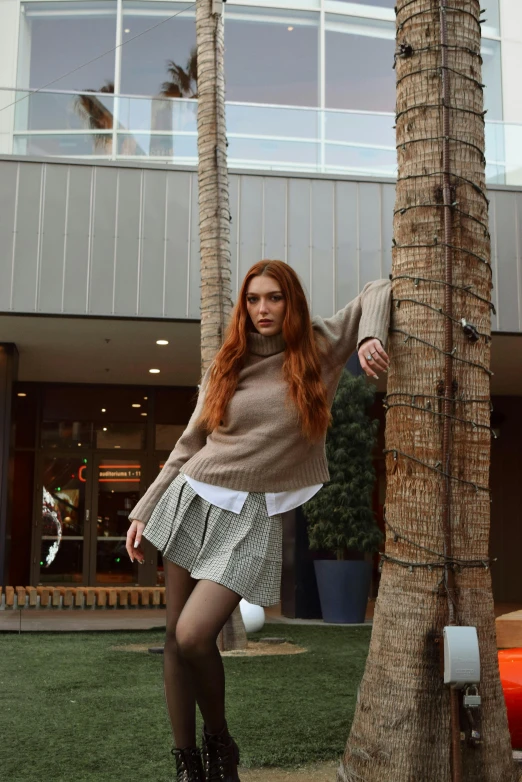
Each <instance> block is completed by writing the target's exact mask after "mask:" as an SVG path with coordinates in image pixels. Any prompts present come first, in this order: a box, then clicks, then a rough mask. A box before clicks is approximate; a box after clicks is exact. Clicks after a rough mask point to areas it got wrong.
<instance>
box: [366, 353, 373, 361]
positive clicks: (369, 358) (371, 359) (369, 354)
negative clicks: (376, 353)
mask: <svg viewBox="0 0 522 782" xmlns="http://www.w3.org/2000/svg"><path fill="white" fill-rule="evenodd" d="M366 360H367V361H373V356H372V354H371V353H368V355H367V356H366Z"/></svg>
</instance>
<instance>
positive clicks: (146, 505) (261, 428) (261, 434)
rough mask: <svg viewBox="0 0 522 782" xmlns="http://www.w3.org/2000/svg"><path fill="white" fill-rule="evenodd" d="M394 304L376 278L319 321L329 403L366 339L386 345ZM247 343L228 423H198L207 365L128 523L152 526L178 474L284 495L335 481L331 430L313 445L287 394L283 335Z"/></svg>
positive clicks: (257, 336)
mask: <svg viewBox="0 0 522 782" xmlns="http://www.w3.org/2000/svg"><path fill="white" fill-rule="evenodd" d="M390 303H391V283H390V281H389V280H386V279H381V280H375V281H373V282H369V283H367V284H366V285H365V286H364V288H363V289H362V291H361V293H359V295H358V296H357V297H356V298H355V299H353V300H352V301H350V302H349V303H348V304H347V305H346V306H345V307H344V308H343V309H342V310H339V312H337V313H336V314H335V315H334V316H333V317H332V318H320V317H315V318H313V320H312V325H313V328H314V331H315V332H316V333H317V334H321V335H323V336H324V337H325V338H326V344H327V349H326V351H324V349H323V350H322V352H321V357H322V358H321V370H322V378H323V381H324V383H325V385H326V389H327V398H328V402H329V404H330V406H331V404H332V402H333V399H334V396H335V392H336V389H337V385H338V383H339V379H340V377H341V373H342V370H343V368H344V365H345V364H346V362H347V360H348V358H349V357H350V355H351V354H352V353H353V352H354V350H356V349H358V348H359V345H360V343H361V342H362V341H363V340H365V339H367V338H368V337H377V338H378V339H379V340H380V341H381V343H382V345H383V347H384V348H386V343H387V338H388V329H389V323H390ZM249 348H250V349H249V353H248V355H247V357H246V359H245V363H244V366H243V368H242V369H241V371H240V373H239V378H238V384H237V388H236V391H235V393H234V396H233V397H232V399H231V400H230V403H229V406H228V408H227V410H226V414H225V418H224V422H223V423H222V425H220V426H219V427H218V428H217V429H215V430H214V431H213V432H210V433H209V432H208V431H206V430H203V429H201V428H200V427H198V426H197V424H196V421H197V419H198V418H199V415H200V413H201V410H202V407H203V402H204V399H205V390H206V384H207V381H208V374H209V373H208V370H207V372H206V373H205V375H204V377H203V380H202V382H201V386H200V391H199V395H198V401H197V404H196V408H195V410H194V412H193V414H192V416H191V419H190V421H189V422H188V424H187V428H186V429H185V431H184V432H183V434H182V435H181V437H180V438H179V440H178V442H177V443H176V446H175V448H174V450H173V451H172V453H171V454H170V456H169V458H168V459H167V461H166V462H165V465H164V467H163V469H162V471H161V472H160V474H159V475H158V477H157V478H156V480H155V481H154V483H152V484H151V486H150V487H149V489H148V491H147V492H146V493H145V495H144V496H143V497H142V498H141V500H140V501H139V502H138V503H137V505H135V507H134V508H133V509H132V511H131V513H130V514H129V520H132V519H138V520H139V521H142V522H144V523H147V522H148V520H149V518H150V516H151V514H152V511H153V510H154V507H155V505H156V504H157V502H158V500H159V499H160V497H161V495H162V494H163V493H164V492H165V491H166V489H167V488H168V486H169V485H170V483H171V481H173V480H174V478H175V477H176V476H177V475H178V473H179V472H182V473H184V474H186V475H188V476H190V477H191V478H194V479H196V480H198V481H203V482H205V483H212V484H215V485H217V486H225V487H228V488H230V489H238V490H240V491H249V492H281V491H287V490H290V489H299V488H301V487H303V486H310V485H311V484H317V483H326V482H327V481H328V480H329V479H330V476H329V473H328V464H327V461H326V452H325V440H326V433H325V435H324V436H323V438H322V439H321V440H320V441H319V442H315V443H310V442H309V441H308V440H307V439H306V438H305V437H304V436H303V435H302V433H301V429H300V427H299V424H298V420H297V414H296V411H295V408H293V407H292V406H291V405H290V403H289V402H288V399H287V384H286V382H285V380H284V378H283V373H282V366H283V360H284V355H285V353H284V351H285V342H284V339H283V336H282V334H278V335H277V336H274V337H265V336H263V335H262V334H259V333H257V332H255V333H250V334H249Z"/></svg>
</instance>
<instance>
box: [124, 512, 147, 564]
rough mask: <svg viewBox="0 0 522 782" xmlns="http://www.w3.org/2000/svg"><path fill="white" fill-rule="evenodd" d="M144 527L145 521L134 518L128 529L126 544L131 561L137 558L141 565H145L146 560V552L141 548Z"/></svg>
mask: <svg viewBox="0 0 522 782" xmlns="http://www.w3.org/2000/svg"><path fill="white" fill-rule="evenodd" d="M144 529H145V524H144V522H143V521H138V519H134V520H133V521H132V522H131V525H130V527H129V529H128V531H127V544H126V546H125V548H126V549H127V554H128V555H129V557H130V560H131V562H134V558H136V559H137V560H138V562H139V563H140V565H143V563H144V562H145V554H144V553H143V551H142V549H141V533H142V532H143V530H144Z"/></svg>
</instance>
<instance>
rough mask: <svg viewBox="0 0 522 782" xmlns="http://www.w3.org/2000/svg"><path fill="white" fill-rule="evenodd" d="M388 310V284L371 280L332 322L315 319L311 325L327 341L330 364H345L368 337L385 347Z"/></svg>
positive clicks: (389, 286) (389, 284)
mask: <svg viewBox="0 0 522 782" xmlns="http://www.w3.org/2000/svg"><path fill="white" fill-rule="evenodd" d="M390 310H391V282H390V280H387V279H380V280H373V281H372V282H368V283H366V285H365V286H364V288H363V289H362V291H361V292H360V293H359V294H358V295H357V296H356V297H355V299H352V301H350V302H348V304H346V306H345V307H343V308H342V309H340V310H339V311H338V312H336V313H335V315H333V316H332V317H331V318H320V317H315V318H313V320H312V324H313V326H314V329H315V330H316V331H317V332H318V333H320V334H321V335H322V336H323V337H324V338H325V339H326V342H327V343H328V346H329V353H330V355H331V357H332V359H333V361H334V362H335V363H336V364H345V363H346V362H347V361H348V359H349V357H350V356H351V354H352V353H353V352H354V351H355V350H358V349H359V348H360V346H361V343H362V342H364V341H365V340H366V339H369V338H370V337H373V338H376V339H378V340H379V341H380V342H381V344H382V346H383V347H384V348H385V347H386V344H387V341H388V330H389V328H390Z"/></svg>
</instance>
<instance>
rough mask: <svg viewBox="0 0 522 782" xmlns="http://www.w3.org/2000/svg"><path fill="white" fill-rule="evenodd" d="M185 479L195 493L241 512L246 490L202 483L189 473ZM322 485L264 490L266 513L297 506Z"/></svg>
mask: <svg viewBox="0 0 522 782" xmlns="http://www.w3.org/2000/svg"><path fill="white" fill-rule="evenodd" d="M185 480H186V481H187V483H188V484H190V486H192V488H193V489H194V491H195V492H196V494H198V495H199V496H200V497H202V498H203V499H204V500H207V502H211V503H212V505H216V506H217V507H218V508H222V509H223V510H229V511H232V513H241V511H242V509H243V505H244V504H245V500H246V498H247V497H248V492H247V491H237V490H236V489H227V488H226V487H225V486H214V485H213V484H211V483H203V482H202V481H196V480H195V479H194V478H191V477H190V476H189V475H185ZM322 486H323V484H322V483H316V484H314V485H313V486H304V487H303V488H302V489H294V490H291V491H278V492H265V498H266V510H267V513H268V515H269V516H277V515H278V514H280V513H284V512H285V511H287V510H292V508H297V507H298V506H299V505H302V504H303V503H304V502H306V501H307V500H309V499H311V498H312V497H313V496H314V494H317V492H318V491H319V489H320V488H321V487H322Z"/></svg>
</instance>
